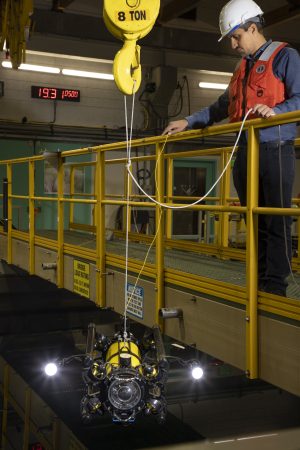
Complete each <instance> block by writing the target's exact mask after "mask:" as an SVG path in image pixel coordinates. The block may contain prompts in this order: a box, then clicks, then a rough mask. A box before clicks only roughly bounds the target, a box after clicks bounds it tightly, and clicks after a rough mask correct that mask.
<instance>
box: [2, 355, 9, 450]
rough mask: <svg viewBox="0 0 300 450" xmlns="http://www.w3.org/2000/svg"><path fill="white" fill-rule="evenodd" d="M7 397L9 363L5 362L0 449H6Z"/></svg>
mask: <svg viewBox="0 0 300 450" xmlns="http://www.w3.org/2000/svg"><path fill="white" fill-rule="evenodd" d="M8 397H9V365H8V364H5V366H4V374H3V404H2V409H3V413H2V426H1V450H5V449H6V440H7V439H6V438H7V415H8Z"/></svg>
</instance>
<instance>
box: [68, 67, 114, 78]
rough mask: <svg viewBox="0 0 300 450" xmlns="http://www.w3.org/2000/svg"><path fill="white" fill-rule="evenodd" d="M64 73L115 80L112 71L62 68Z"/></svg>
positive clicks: (73, 75) (72, 75)
mask: <svg viewBox="0 0 300 450" xmlns="http://www.w3.org/2000/svg"><path fill="white" fill-rule="evenodd" d="M61 72H62V74H63V75H69V76H71V77H84V78H97V79H98V80H113V79H114V76H113V75H112V74H110V73H100V72H87V71H85V70H73V69H62V71H61Z"/></svg>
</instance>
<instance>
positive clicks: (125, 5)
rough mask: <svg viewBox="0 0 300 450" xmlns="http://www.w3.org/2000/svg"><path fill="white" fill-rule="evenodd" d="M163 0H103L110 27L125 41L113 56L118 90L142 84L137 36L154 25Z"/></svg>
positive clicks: (134, 88) (128, 92) (132, 89)
mask: <svg viewBox="0 0 300 450" xmlns="http://www.w3.org/2000/svg"><path fill="white" fill-rule="evenodd" d="M159 8H160V0H114V1H112V0H104V6H103V18H104V22H105V24H106V27H107V28H108V30H109V31H110V32H111V33H112V34H113V35H114V36H115V37H116V38H118V39H121V40H122V41H124V45H123V48H122V49H121V50H119V51H118V53H117V54H116V56H115V59H114V65H113V74H114V77H115V82H116V85H117V87H118V88H119V90H120V91H121V92H122V93H123V94H126V95H132V94H133V93H135V92H136V91H137V90H138V89H139V87H140V84H141V80H142V69H141V64H140V46H139V45H137V40H138V39H141V38H143V37H144V36H146V35H147V34H148V33H149V32H150V31H151V30H152V28H153V26H154V24H155V21H156V19H157V16H158V13H159Z"/></svg>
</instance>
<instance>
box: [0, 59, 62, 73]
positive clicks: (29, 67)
mask: <svg viewBox="0 0 300 450" xmlns="http://www.w3.org/2000/svg"><path fill="white" fill-rule="evenodd" d="M2 67H5V68H7V69H11V68H12V64H11V62H10V61H2ZM19 69H20V70H30V71H32V72H45V73H56V74H58V73H60V69H58V68H57V67H48V66H36V65H34V64H21V65H20V66H19Z"/></svg>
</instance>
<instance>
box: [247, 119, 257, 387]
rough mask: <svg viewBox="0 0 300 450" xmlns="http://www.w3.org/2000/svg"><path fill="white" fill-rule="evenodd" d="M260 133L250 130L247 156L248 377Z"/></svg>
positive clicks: (252, 366)
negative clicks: (254, 210) (254, 211)
mask: <svg viewBox="0 0 300 450" xmlns="http://www.w3.org/2000/svg"><path fill="white" fill-rule="evenodd" d="M258 168H259V134H258V130H257V129H254V128H253V127H250V128H249V130H248V157H247V247H246V290H247V303H246V353H247V367H246V369H247V374H248V376H249V378H257V377H258V317H257V316H258V315H257V269H258V242H257V225H258V216H257V214H256V215H255V214H253V208H255V207H257V206H258Z"/></svg>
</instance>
